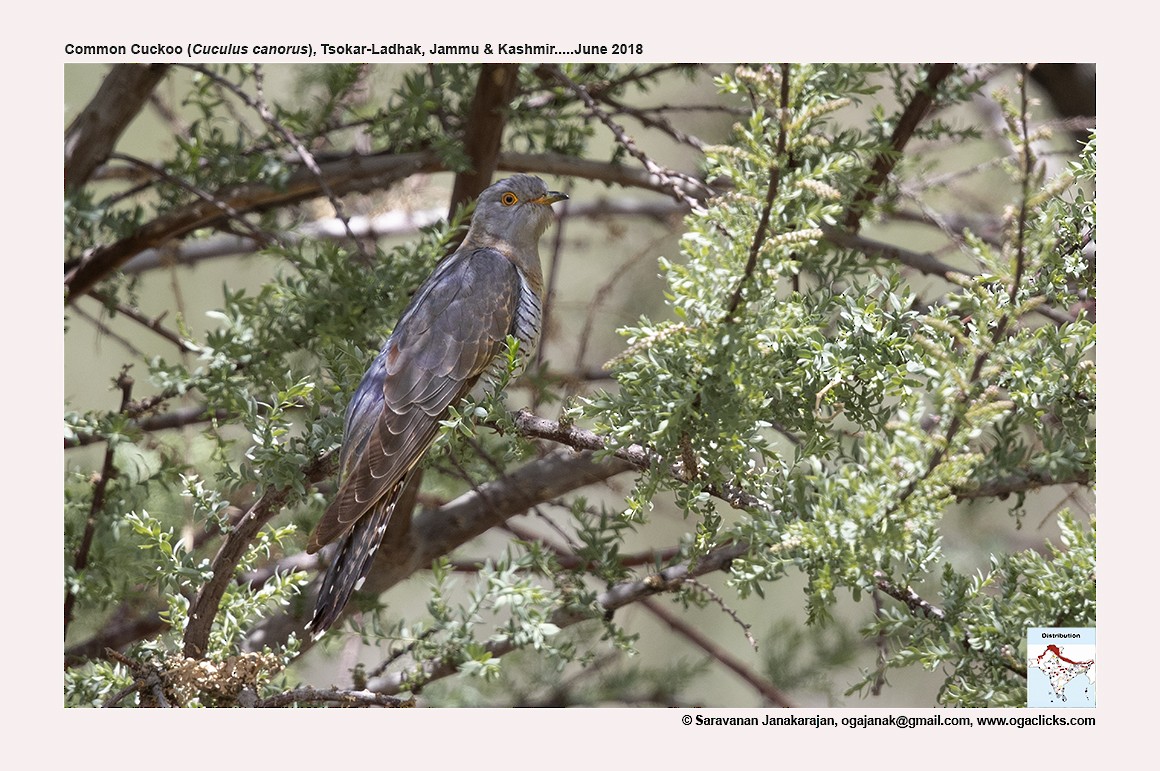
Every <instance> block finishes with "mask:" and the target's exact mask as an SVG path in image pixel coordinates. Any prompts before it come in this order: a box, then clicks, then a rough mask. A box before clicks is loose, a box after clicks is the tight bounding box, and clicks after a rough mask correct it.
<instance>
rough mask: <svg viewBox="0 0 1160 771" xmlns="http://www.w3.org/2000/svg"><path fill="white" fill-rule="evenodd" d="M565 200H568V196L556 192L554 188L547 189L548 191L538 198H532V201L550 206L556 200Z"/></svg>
mask: <svg viewBox="0 0 1160 771" xmlns="http://www.w3.org/2000/svg"><path fill="white" fill-rule="evenodd" d="M567 200H568V196H567V195H565V194H564V193H558V192H556V191H555V190H549V191H548V192H546V193H544V194H543V195H542V196H540V197H539V198H533V199H532V203H542V204H543V205H544V206H550V205H551V204H554V203H556V201H567Z"/></svg>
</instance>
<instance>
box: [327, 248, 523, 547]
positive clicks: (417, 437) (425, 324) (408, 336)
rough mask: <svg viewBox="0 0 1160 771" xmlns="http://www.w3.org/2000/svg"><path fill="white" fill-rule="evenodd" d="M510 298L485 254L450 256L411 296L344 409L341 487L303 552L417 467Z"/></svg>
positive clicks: (488, 348) (511, 286)
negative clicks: (397, 321)
mask: <svg viewBox="0 0 1160 771" xmlns="http://www.w3.org/2000/svg"><path fill="white" fill-rule="evenodd" d="M519 294H520V278H519V274H518V272H517V270H516V267H515V265H513V264H512V262H511V261H510V260H508V259H507V258H506V257H505V256H503V255H502V254H501V253H500V252H498V251H495V250H494V249H475V250H472V251H468V252H457V253H456V254H454V255H452V256H451V257H449V258H447V260H446V261H445V262H444V263H443V264H441V265H440V266H439V269H438V270H436V272H435V273H434V274H433V275H432V276H431V278H429V279H428V280H427V282H426V283H424V285H423V286H422V287H421V288H420V289H419V291H418V292H417V293H416V294H415V297H414V298H413V299H412V300H411V304H410V305H409V306H408V307H407V310H406V311H405V312H404V314H403V316H402V318H401V319H400V320H399V323H398V325H397V326H396V327H395V331H394V332H393V333H392V334H391V336H390V337H389V338H388V339H387V341H386V343H384V344H383V348H382V350H381V351H380V352H379V355H378V356H377V357H376V358H375V360H374V362H373V363H372V364H371V366H370V368H369V369H368V370H367V372H366V374H365V375H364V376H363V379H362V382H361V383H360V384H359V387H358V390H357V391H355V395H354V398H353V399H352V400H351V403H350V406H349V407H348V408H347V415H346V428H345V431H344V439H343V447H342V483H341V485H340V486H339V490H338V494H337V495H336V496H335V499H334V501H333V502H332V503H331V505H330V508H328V509H327V510H326V513H325V514H323V516H322V518H321V519H320V520H319V522H318V525H317V527H316V528H315V530H314V534H313V535H312V536H311V539H310V544H309V545H308V546H307V551H309V552H315V551H317V550H318V549H320V548H322V546H324V545H326V544H327V543H329V542H330V541H332V540H334V539H335V538H337V537H338V536H340V535H342V534H343V533H345V532H346V531H347V530H349V529H350V528H351V527H352V526H353V525H354V523H355V522H356V521H358V519H359V518H360V517H362V516H363V515H364V514H365V513H366V512H367V511H368V510H369V509H370V508H371V507H372V506H373V505H374V503H375V502H376V501H377V500H378V499H379V498H381V497H382V496H383V495H385V494H387V493H388V492H389V491H390V490H391V489H393V488H394V487H395V486H396V485H397V484H398V482H399V481H400V480H401V479H402V478H403V477H404V476H405V475H406V473H407V472H408V471H410V470H411V469H412V468H414V466H415V465H416V464H417V463H418V462H419V460H420V459H421V458H422V456H423V453H424V452H425V451H426V450H427V448H428V447H429V446H430V445H431V442H432V441H434V439H435V435H436V434H437V433H438V431H439V421H440V420H441V419H442V418H443V416H444V415H445V413H446V412H447V408H448V407H449V406H450V405H451V404H453V403H455V402H456V401H458V400H459V399H461V398H462V397H463V396H466V395H467V393H468V392H469V391H470V390H471V388H472V386H473V385H474V384H475V382H476V381H477V380H478V379H479V376H480V375H481V374H482V373H483V372H484V371H485V370H486V369H487V367H488V365H489V364H490V363H491V361H492V359H494V358H495V356H496V354H497V353H498V352H499V351H500V349H501V347H502V346H503V343H504V340H505V339H506V337H507V335H508V334H509V333H510V332H511V330H512V325H513V320H514V317H515V311H516V307H517V304H518V302H519Z"/></svg>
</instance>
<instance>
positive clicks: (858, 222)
mask: <svg viewBox="0 0 1160 771" xmlns="http://www.w3.org/2000/svg"><path fill="white" fill-rule="evenodd" d="M954 69H955V65H953V64H932V65H931V66H930V69H929V70H927V73H926V80H925V81H924V82H923V84H922V86H921V87H920V88H919V89H918V90H917V91H915V94H914V98H912V99H911V100H910V103H909V104H908V105H906V108H905V109H904V110H903V111H902V115H900V116H899V118H898V125H896V126H895V127H894V133H893V134H891V136H890V146H889V147H888V148H887V149H885V150H883V151H882V152H880V153H878V155H877V156H875V158H874V161H873V162H872V163H871V164H870V176H869V177H867V179H866V181H865V182H864V183H863V184H862V189H861V190H859V191H858V195H857V196H856V197H855V198H854V201H853V202H852V203H851V204H850V208H849V209H847V210H846V219H845V222H844V223H843V224H844V225H845V227H846V229H847V230H849V231H850V232H852V233H857V232H858V230H859V229H860V228H861V226H862V217H863V215H865V214H866V211H867V210H868V209H869V208H870V203H871V202H872V201H873V200H874V198H875V197H876V196H877V195H878V193H879V192H881V189H882V186H883V185H884V184H885V183H886V178H887V177H889V176H890V172H892V171H893V170H894V167H895V166H896V165H897V164H898V160H899V158H901V157H902V150H903V149H904V148H905V147H906V144H907V142H909V141H910V138H911V137H912V136H913V135H914V130H915V129H916V128H918V124H919V123H920V122H921V121H922V119H923V118H924V117H925V116H926V113H927V111H928V110H930V108H931V105H932V104H934V95H935V93H936V92H937V91H938V87H939V86H940V85H941V84H942V82H943V81H944V80H946V79H947V78H948V77H950V74H951V73H952V72H954Z"/></svg>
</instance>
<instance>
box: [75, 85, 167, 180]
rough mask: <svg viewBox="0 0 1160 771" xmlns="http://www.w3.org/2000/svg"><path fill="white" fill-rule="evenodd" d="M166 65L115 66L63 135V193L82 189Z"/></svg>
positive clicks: (150, 91) (131, 120) (146, 96)
mask: <svg viewBox="0 0 1160 771" xmlns="http://www.w3.org/2000/svg"><path fill="white" fill-rule="evenodd" d="M168 70H169V65H168V64H117V65H114V66H113V67H112V69H110V70H109V73H108V74H107V75H106V76H105V79H104V80H103V81H101V87H100V88H99V89H97V93H96V95H95V96H93V98H92V99H91V100H90V101H89V103H88V104H87V105H85V108H84V109H83V110H81V112H80V113H79V114H78V115H77V116H76V118H74V119H73V122H72V123H70V124H69V127H68V129H67V130H66V131H65V134H64V191H65V193H66V194H67V193H74V192H76V191H77V190H79V189H80V188H82V187H84V185H85V183H87V182H88V181H89V178H90V177H91V176H92V174H93V171H95V170H96V168H97V167H98V166H100V165H101V164H102V163H104V162H105V159H106V158H108V157H109V153H111V152H112V150H113V147H114V146H115V145H116V144H117V140H119V139H120V138H121V134H122V133H124V131H125V129H126V128H127V127H128V126H129V124H130V123H132V122H133V118H135V117H137V113H139V112H140V111H141V108H142V107H144V106H145V103H146V102H148V101H149V96H150V94H152V93H153V89H155V88H156V87H157V84H158V83H160V82H161V79H162V78H163V77H165V73H166V72H167V71H168Z"/></svg>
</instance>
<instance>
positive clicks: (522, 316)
mask: <svg viewBox="0 0 1160 771" xmlns="http://www.w3.org/2000/svg"><path fill="white" fill-rule="evenodd" d="M542 317H543V308H542V306H541V304H540V295H539V293H537V292H536V290H535V289H534V288H533V287H532V285H531V284H530V283H529V282H528V280H527V279H526V278H524V276H523V274H522V273H521V274H520V296H519V302H518V303H517V304H516V314H515V320H514V323H513V324H512V336H513V337H515V338H516V339H517V340H519V341H520V357H519V358H520V362H519V369H520V370H521V371H522V370H523V368H524V366H525V365H526V364H527V361H528V358H529V357H531V356H533V355H534V354H535V352H536V346H538V345H539V343H540V320H541V318H542Z"/></svg>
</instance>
